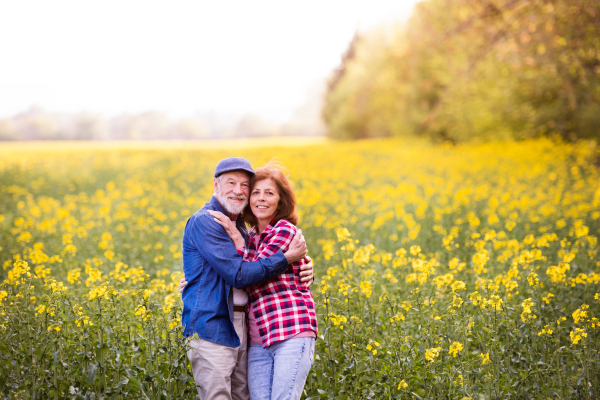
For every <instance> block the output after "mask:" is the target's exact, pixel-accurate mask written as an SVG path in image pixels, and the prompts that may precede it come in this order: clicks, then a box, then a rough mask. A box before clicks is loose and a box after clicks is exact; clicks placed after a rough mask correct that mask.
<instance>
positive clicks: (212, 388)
mask: <svg viewBox="0 0 600 400" xmlns="http://www.w3.org/2000/svg"><path fill="white" fill-rule="evenodd" d="M242 211H243V214H242ZM297 222H298V214H297V212H296V199H295V196H294V192H293V190H292V186H291V184H290V182H289V180H288V179H287V177H286V176H285V175H284V174H283V173H282V172H281V170H280V169H279V168H277V165H276V164H273V163H269V164H267V165H266V166H264V167H262V168H258V169H257V170H256V172H255V171H254V170H253V169H252V167H251V166H250V163H249V162H248V161H247V160H245V159H243V158H238V157H231V158H226V159H224V160H221V161H220V162H219V163H218V164H217V168H216V170H215V179H214V195H213V197H212V198H211V199H210V201H209V202H208V203H206V204H205V205H204V207H203V208H202V209H201V210H199V211H198V212H196V213H195V214H194V215H192V216H191V217H190V219H189V220H188V222H187V224H186V227H185V231H184V234H183V271H184V274H185V278H184V279H182V281H181V286H182V288H183V291H182V299H183V313H182V323H183V327H184V332H183V334H184V335H185V336H186V337H188V345H189V350H188V352H187V355H188V358H189V359H190V362H191V364H192V372H193V375H194V380H195V381H196V387H197V388H198V395H199V397H200V399H201V400H215V399H218V400H230V399H239V400H241V399H252V400H263V399H265V400H267V399H269V400H270V399H300V396H301V394H302V391H303V387H304V383H305V382H306V378H307V376H308V372H309V370H310V368H311V366H312V363H313V360H314V349H315V339H316V337H317V316H316V312H315V304H314V300H313V297H312V293H311V291H310V288H309V287H310V283H311V282H312V278H313V275H312V263H311V261H310V258H308V257H306V243H305V241H304V237H303V236H302V232H301V231H300V230H299V229H298V228H296V226H295V224H296V223H297ZM246 224H249V225H250V226H251V229H250V231H247V230H246Z"/></svg>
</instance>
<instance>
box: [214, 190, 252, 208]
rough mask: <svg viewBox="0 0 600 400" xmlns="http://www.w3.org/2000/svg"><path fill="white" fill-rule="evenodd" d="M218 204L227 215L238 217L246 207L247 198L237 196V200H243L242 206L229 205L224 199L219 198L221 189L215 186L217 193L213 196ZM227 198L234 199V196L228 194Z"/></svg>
mask: <svg viewBox="0 0 600 400" xmlns="http://www.w3.org/2000/svg"><path fill="white" fill-rule="evenodd" d="M215 196H216V198H217V200H219V203H221V205H222V206H223V208H224V209H225V211H227V212H228V213H229V214H233V215H239V214H241V213H242V211H243V210H244V208H245V207H246V205H248V198H247V197H246V196H244V195H241V196H238V197H237V199H241V200H244V202H243V203H242V204H229V202H228V199H227V198H226V197H223V196H221V188H220V187H219V185H217V193H216V194H215ZM228 196H229V197H235V195H233V194H230V195H228Z"/></svg>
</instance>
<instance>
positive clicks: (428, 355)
mask: <svg viewBox="0 0 600 400" xmlns="http://www.w3.org/2000/svg"><path fill="white" fill-rule="evenodd" d="M441 350H442V348H441V347H432V348H431V349H428V350H427V351H426V352H425V359H426V360H427V361H429V362H434V361H435V359H436V358H437V356H438V355H439V354H440V351H441Z"/></svg>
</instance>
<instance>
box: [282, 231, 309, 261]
mask: <svg viewBox="0 0 600 400" xmlns="http://www.w3.org/2000/svg"><path fill="white" fill-rule="evenodd" d="M283 255H284V256H285V258H286V259H287V261H288V264H291V263H294V262H296V261H300V260H302V259H303V258H304V257H305V256H306V241H305V240H304V235H303V234H302V230H301V229H298V232H296V234H295V235H294V238H293V239H292V243H290V247H289V248H288V250H287V251H286V252H285V253H284V254H283Z"/></svg>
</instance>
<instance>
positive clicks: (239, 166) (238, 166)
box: [215, 157, 255, 178]
mask: <svg viewBox="0 0 600 400" xmlns="http://www.w3.org/2000/svg"><path fill="white" fill-rule="evenodd" d="M229 171H246V172H248V173H249V174H250V175H254V173H255V172H254V170H253V169H252V167H251V166H250V161H248V160H246V159H245V158H241V157H229V158H225V159H223V160H221V161H219V163H218V164H217V168H216V169H215V178H216V177H218V176H219V175H221V174H223V173H225V172H229Z"/></svg>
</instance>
